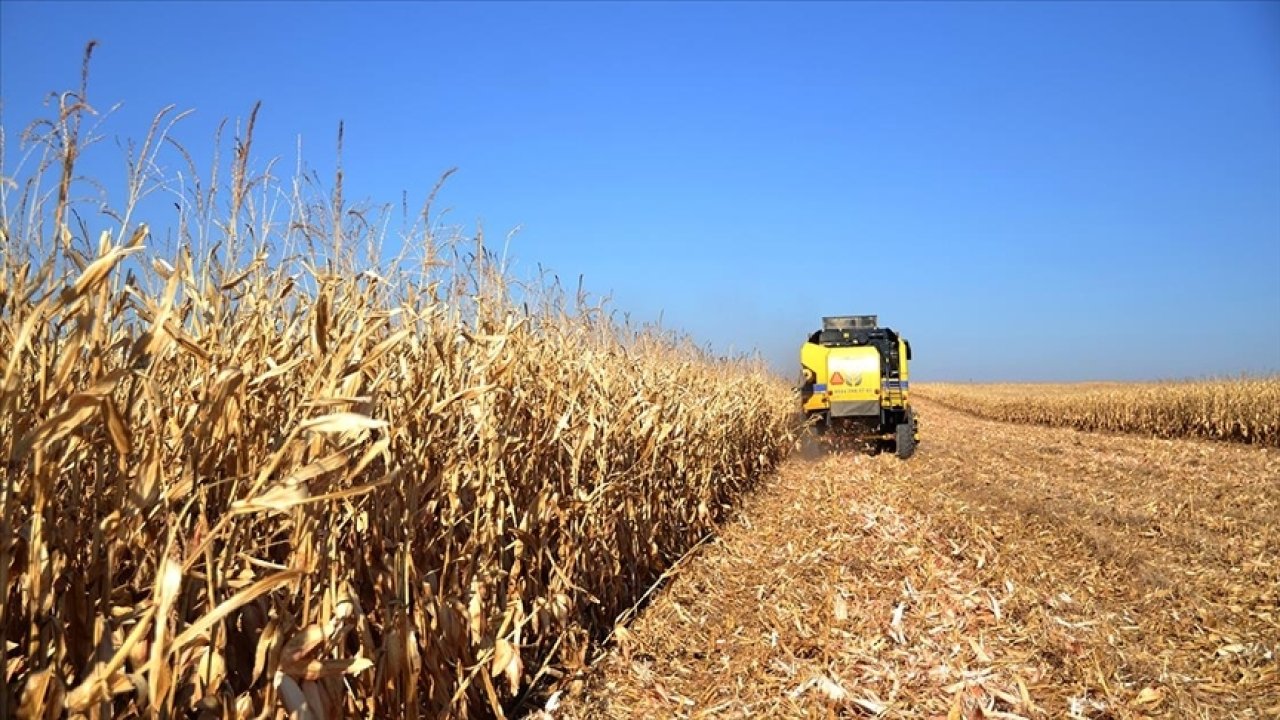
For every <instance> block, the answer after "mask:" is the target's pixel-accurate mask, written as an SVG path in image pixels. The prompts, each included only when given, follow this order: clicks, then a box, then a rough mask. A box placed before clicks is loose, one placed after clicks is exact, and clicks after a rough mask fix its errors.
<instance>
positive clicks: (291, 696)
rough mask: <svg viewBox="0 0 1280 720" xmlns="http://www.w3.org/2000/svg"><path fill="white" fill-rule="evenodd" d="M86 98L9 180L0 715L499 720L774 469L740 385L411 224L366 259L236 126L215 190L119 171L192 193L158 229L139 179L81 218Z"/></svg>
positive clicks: (756, 383) (1, 285) (783, 404)
mask: <svg viewBox="0 0 1280 720" xmlns="http://www.w3.org/2000/svg"><path fill="white" fill-rule="evenodd" d="M86 64H87V59H86ZM89 109H90V106H89V105H88V102H87V99H86V89H85V86H84V85H82V86H81V88H80V90H79V91H78V92H73V93H68V94H65V95H63V96H62V97H61V101H60V103H59V104H58V106H57V107H56V117H54V118H51V119H50V120H49V121H48V122H47V123H45V124H44V125H42V126H41V127H39V128H36V129H35V130H36V131H33V132H31V133H29V135H28V141H29V145H30V146H31V147H34V148H36V150H35V151H34V154H33V155H32V156H31V157H34V158H36V160H37V161H38V162H37V165H36V166H35V169H34V170H30V171H29V172H28V176H27V177H26V179H25V180H24V181H16V180H15V181H14V182H12V183H9V184H7V186H6V189H5V198H4V210H5V212H4V219H3V223H4V224H3V227H2V228H0V233H2V234H3V237H2V238H0V242H2V243H3V246H4V253H3V258H0V263H2V265H3V268H2V270H0V377H2V378H3V386H2V388H0V452H3V453H4V459H5V462H4V464H3V465H0V481H2V488H3V496H2V513H3V515H2V516H0V586H3V588H4V596H3V598H2V601H3V602H0V613H2V616H0V627H2V628H3V647H2V648H0V652H2V653H3V654H2V655H0V665H3V668H4V672H5V687H4V691H3V693H2V694H0V716H3V717H12V716H17V717H25V718H47V717H60V716H68V715H70V716H78V715H83V716H86V717H91V718H97V717H175V716H197V717H202V718H249V717H277V716H288V717H293V718H334V717H460V718H462V717H492V716H502V715H503V713H504V712H509V711H511V710H512V709H513V708H516V707H519V706H521V704H522V703H523V702H524V701H525V700H526V699H527V698H529V697H531V696H533V695H536V694H537V692H538V691H539V690H538V689H539V688H545V687H546V686H547V685H549V684H552V683H554V682H556V681H557V680H558V679H560V678H563V677H566V676H567V675H571V674H573V673H574V672H576V671H577V670H578V669H580V668H581V667H582V666H583V664H584V662H585V660H586V657H587V653H588V651H589V649H590V648H591V647H592V646H593V644H594V643H598V642H599V641H600V640H601V639H602V638H604V637H605V636H606V635H607V634H608V633H609V632H610V631H612V629H613V627H614V622H615V619H616V618H617V617H618V616H619V615H621V614H623V613H625V612H627V611H628V609H630V608H632V606H633V605H635V604H636V603H637V602H638V601H639V600H640V598H641V597H642V595H643V594H644V593H645V592H646V590H647V589H648V588H650V586H651V585H653V584H654V583H655V582H656V581H658V580H659V579H660V577H661V576H662V573H663V571H664V569H666V568H668V567H669V566H670V565H671V564H672V563H673V561H675V560H676V559H678V558H679V557H681V556H682V555H683V554H684V553H686V552H687V551H688V550H689V549H690V548H691V547H693V546H695V545H696V544H697V543H699V542H700V541H701V540H702V539H703V538H704V537H705V536H706V535H707V534H708V532H709V531H710V530H711V529H712V528H713V527H714V526H715V524H716V523H717V522H718V521H719V520H721V519H722V518H723V517H724V516H725V514H726V512H727V511H728V510H729V509H730V508H731V507H732V505H733V503H734V501H735V498H736V497H737V496H738V495H739V494H741V493H742V492H743V491H744V490H745V489H747V488H749V487H750V486H752V484H753V483H755V482H756V481H757V480H758V479H759V478H761V477H762V476H764V475H765V474H767V473H769V472H771V470H772V469H773V468H774V467H775V465H776V464H777V463H778V462H779V461H780V459H781V458H782V457H783V456H784V454H785V452H786V451H787V450H788V449H789V448H790V446H791V438H792V432H793V424H794V418H793V404H794V400H793V395H792V391H791V389H790V388H789V387H788V386H787V384H786V383H785V382H783V381H781V380H779V379H777V378H776V377H774V376H773V375H771V374H770V373H768V372H767V371H766V370H765V369H764V367H763V366H762V365H761V364H760V363H758V362H755V361H751V360H749V359H744V358H736V359H725V358H717V357H714V356H713V355H711V354H710V353H708V352H706V351H704V350H702V349H699V348H698V347H696V346H695V345H693V344H692V343H691V342H689V341H688V340H686V339H683V338H680V337H677V336H674V335H671V334H667V333H663V332H661V331H659V330H657V329H653V328H643V327H642V328H634V327H631V326H630V325H629V324H626V323H620V322H618V321H616V320H615V319H614V318H613V316H612V315H611V314H610V313H608V312H607V311H606V310H604V309H602V308H601V307H600V306H599V305H592V304H590V303H588V302H587V301H586V299H585V296H583V295H582V294H581V293H579V294H578V295H576V296H567V294H566V293H565V292H563V291H562V290H561V289H560V286H559V284H558V282H556V281H551V280H543V281H538V282H535V283H517V282H515V281H514V280H513V279H512V278H511V276H510V273H509V272H508V271H507V270H506V268H505V267H504V266H503V264H502V263H501V262H500V261H499V260H498V259H496V258H495V257H494V256H493V255H492V254H491V253H490V252H488V251H486V250H485V248H484V247H483V241H482V240H479V239H474V238H473V239H468V240H464V239H463V238H462V237H461V236H458V235H456V234H454V235H447V236H442V234H441V231H440V229H439V228H438V227H437V226H435V225H433V224H432V223H431V222H430V217H429V215H428V212H429V204H428V205H427V207H425V208H424V209H423V211H422V213H421V214H419V215H417V216H409V217H408V218H407V221H406V222H405V223H404V224H403V230H401V231H400V234H399V237H398V238H395V239H397V240H398V241H399V242H400V243H402V244H403V246H404V247H405V248H406V249H407V250H406V252H405V253H403V254H402V256H401V257H399V258H397V259H396V260H394V261H392V262H389V263H386V264H380V263H378V262H377V258H378V257H379V247H378V245H379V243H381V242H383V241H384V240H385V239H386V237H385V235H386V234H388V231H386V230H385V228H386V227H388V226H389V224H390V221H389V220H388V219H387V217H382V219H381V220H374V219H373V218H372V216H371V215H370V211H368V210H358V209H355V208H352V207H350V206H348V205H346V204H344V202H343V199H342V178H341V175H340V174H339V175H338V177H337V178H336V180H335V181H334V185H333V188H332V190H331V191H327V192H320V191H318V190H316V189H314V188H313V187H311V186H309V185H307V183H305V182H302V181H298V180H295V181H294V182H293V183H292V185H289V184H283V183H280V182H278V181H276V180H275V179H274V178H273V177H272V176H271V175H270V174H269V173H268V172H265V171H264V172H261V173H258V174H255V172H254V170H253V165H252V163H251V161H250V152H249V150H250V144H251V139H252V128H253V118H252V117H251V118H250V120H249V122H248V123H247V125H246V126H245V127H244V128H241V130H240V132H239V137H238V139H237V140H236V141H235V142H234V145H233V147H232V152H231V154H230V156H229V167H230V170H229V172H224V173H222V174H221V176H220V177H214V176H213V175H214V174H213V173H211V172H208V171H206V172H205V173H203V175H202V174H199V173H196V172H195V171H196V167H195V163H194V161H192V159H191V158H190V157H189V156H188V155H187V154H186V153H185V152H184V151H182V148H181V146H178V145H177V144H176V143H174V142H172V139H171V137H170V131H171V129H172V124H173V123H172V121H173V120H174V118H173V116H172V115H171V114H170V115H166V114H164V113H162V114H161V116H160V117H159V118H157V122H156V124H155V125H154V126H153V127H152V128H151V130H150V131H149V132H148V134H147V137H146V140H145V141H144V143H143V144H142V145H140V146H139V148H138V155H137V157H139V158H143V159H149V158H154V157H155V154H157V153H159V152H161V149H162V148H168V150H166V152H170V154H171V155H173V156H174V157H180V158H182V161H183V162H186V163H190V165H191V167H190V170H191V172H188V173H186V176H187V178H188V180H190V178H192V177H204V178H205V180H204V184H203V185H202V184H200V183H198V182H197V183H195V184H194V187H192V186H190V185H188V187H187V189H186V190H185V191H184V192H185V194H184V195H183V196H182V197H181V198H180V199H179V201H178V203H177V205H178V210H177V217H176V218H172V219H171V220H172V227H173V230H172V231H171V233H172V234H170V235H166V234H165V233H161V232H159V231H154V230H151V229H149V228H148V226H146V225H143V224H141V222H140V219H141V218H139V217H138V215H139V214H141V209H142V208H143V207H147V206H148V198H147V195H148V192H152V191H154V188H155V187H156V186H157V182H158V181H157V179H156V178H155V177H154V176H153V175H152V174H151V173H152V172H153V171H154V169H155V167H157V164H156V163H154V162H151V161H150V160H148V161H147V162H130V163H129V167H128V170H129V173H128V177H129V187H128V195H127V201H126V205H125V206H124V207H121V208H117V209H116V210H115V211H114V212H111V213H105V214H104V213H98V212H96V206H94V205H93V203H90V202H87V201H86V202H81V201H79V200H77V195H76V188H77V185H76V182H77V181H75V177H76V173H77V170H76V163H77V162H78V160H79V156H80V154H81V153H82V152H83V151H84V150H85V149H86V148H87V143H86V142H85V138H84V135H83V134H82V133H81V132H80V130H79V124H80V122H81V121H82V119H83V117H84V116H85V114H86V112H88V110H89ZM255 113H256V110H255ZM175 148H176V149H175ZM214 167H217V164H216V163H215V165H214ZM11 179H12V178H11ZM281 198H283V201H282V200H281ZM78 203H79V204H78ZM172 205H173V203H168V206H169V207H172ZM393 214H394V213H392V212H391V211H387V213H386V215H393ZM107 220H110V221H111V222H110V223H107ZM155 221H156V222H168V221H169V220H167V219H165V218H158V219H155ZM104 224H105V227H104ZM390 234H392V235H394V231H391V233H390ZM166 237H168V238H169V240H168V241H166V240H165V239H164V238H166ZM472 241H474V242H475V246H474V248H475V249H474V251H472V250H471V245H470V242H472ZM166 244H167V245H168V247H167V248H166V247H165V246H166ZM362 256H363V257H364V258H365V260H364V261H361V260H360V259H359V258H360V257H362Z"/></svg>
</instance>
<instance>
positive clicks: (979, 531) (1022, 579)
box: [553, 402, 1280, 719]
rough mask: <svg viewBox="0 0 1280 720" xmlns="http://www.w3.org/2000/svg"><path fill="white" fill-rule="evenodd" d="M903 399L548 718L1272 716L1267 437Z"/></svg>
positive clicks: (771, 500)
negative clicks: (916, 417)
mask: <svg viewBox="0 0 1280 720" xmlns="http://www.w3.org/2000/svg"><path fill="white" fill-rule="evenodd" d="M920 411H921V415H922V425H923V433H922V434H923V437H924V442H923V444H922V445H921V448H920V451H919V453H918V454H917V455H916V457H915V458H914V459H912V460H911V461H909V462H906V463H903V462H900V461H898V460H896V459H894V458H893V457H891V456H888V455H880V456H875V457H871V456H866V455H861V454H854V453H832V454H826V455H819V456H816V457H804V456H801V457H797V458H795V459H793V460H792V461H791V462H789V463H788V464H786V465H785V466H784V467H783V469H782V471H781V473H780V475H779V476H778V477H777V478H776V480H774V481H772V482H770V483H768V484H767V485H766V486H764V487H762V488H761V489H760V490H759V491H758V492H757V493H756V494H755V495H754V496H753V497H752V498H751V499H750V501H749V502H748V504H747V505H746V506H745V507H744V508H743V510H742V512H741V514H740V515H739V516H738V517H737V518H736V519H735V520H734V521H733V522H732V523H730V524H729V525H728V526H727V527H726V528H725V531H724V532H723V534H722V535H721V536H720V537H719V538H718V540H717V541H716V542H714V543H711V544H708V545H706V546H704V547H703V548H701V549H700V550H699V551H697V553H696V555H695V556H693V557H690V558H689V559H688V560H686V561H685V562H684V563H683V564H682V565H681V566H679V568H678V569H677V571H676V572H675V573H673V578H672V580H671V581H670V584H669V586H668V587H667V588H665V589H664V590H663V591H661V592H660V593H658V594H657V595H656V599H655V600H654V601H653V603H652V605H651V606H650V607H648V608H647V609H646V610H645V611H644V612H643V613H642V614H641V615H640V616H639V618H638V619H637V621H636V622H635V623H633V624H632V625H631V626H630V627H628V628H626V629H625V630H624V631H623V632H621V633H619V635H620V638H619V640H618V642H617V643H616V646H614V647H613V648H612V649H611V650H610V651H609V652H608V654H607V655H605V656H604V657H602V658H601V659H600V660H599V661H598V662H596V663H595V664H594V665H593V667H592V669H591V670H589V671H588V672H586V673H584V674H582V675H581V676H579V677H578V678H576V681H577V683H578V684H575V683H574V682H568V683H566V684H565V686H564V687H563V689H562V694H561V695H560V696H556V698H555V700H556V701H558V702H559V703H560V707H559V709H558V710H557V711H556V712H555V713H553V714H554V716H555V717H563V718H584V719H585V718H595V717H607V718H632V717H653V718H662V717H723V718H747V717H830V716H832V715H835V716H848V717H863V716H866V717H872V716H876V715H880V714H883V715H884V716H885V717H894V718H935V717H936V718H941V717H949V718H978V717H989V718H1014V717H1026V718H1062V717H1076V718H1138V717H1167V718H1206V719H1208V718H1228V717H1230V718H1267V717H1276V716H1277V715H1280V662H1278V660H1277V658H1278V657H1280V607H1278V604H1280V520H1277V518H1280V452H1278V451H1276V450H1274V449H1269V448H1257V447H1249V446H1244V445H1238V444H1228V443H1210V442H1204V441H1189V440H1164V439H1154V438H1140V437H1132V436H1121V435H1106V434H1096V433H1087V432H1080V431H1076V430H1071V429H1062V428H1048V427H1039V426H1032V425H1012V424H1006V423H1000V422H993V421H988V420H983V419H977V418H974V417H972V416H970V415H967V414H964V413H958V412H954V411H951V410H948V409H946V408H944V407H941V406H940V405H938V404H936V403H930V402H922V403H920ZM575 690H577V691H579V692H578V694H575ZM553 704H554V703H553ZM976 707H983V708H986V711H985V714H983V713H980V712H978V711H977V710H975V709H974V708H976Z"/></svg>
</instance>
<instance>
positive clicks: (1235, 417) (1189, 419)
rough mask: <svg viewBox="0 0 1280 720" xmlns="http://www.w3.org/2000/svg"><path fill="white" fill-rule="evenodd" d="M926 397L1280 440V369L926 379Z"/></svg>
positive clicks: (1100, 426) (1122, 426)
mask: <svg viewBox="0 0 1280 720" xmlns="http://www.w3.org/2000/svg"><path fill="white" fill-rule="evenodd" d="M918 392H919V394H920V395H921V396H922V397H925V398H928V399H930V400H933V401H936V402H938V403H940V404H943V405H946V406H949V407H951V408H954V409H957V410H963V411H966V412H970V413H973V414H975V415H978V416H980V417H985V418H990V419H993V420H1006V421H1010V422H1026V423H1039V424H1043V425H1056V426H1064V427H1074V428H1077V429H1080V430H1103V431H1110V432H1133V433H1143V434H1148V435H1155V436H1157V437H1166V438H1175V437H1198V438H1207V439H1211V440H1228V441H1234V442H1243V443H1254V444H1258V445H1267V446H1271V447H1280V376H1273V377H1264V378H1246V379H1239V380H1226V379H1224V380H1202V381H1189V382H1168V383H1128V384H1121V383H1087V384H1079V385H1040V384H1029V383H1028V384H996V385H981V384H974V385H970V384H951V383H928V384H925V385H922V386H920V387H919V389H918Z"/></svg>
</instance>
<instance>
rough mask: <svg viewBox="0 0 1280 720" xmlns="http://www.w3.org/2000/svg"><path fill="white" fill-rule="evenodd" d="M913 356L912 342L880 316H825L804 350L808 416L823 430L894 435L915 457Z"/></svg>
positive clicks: (900, 449) (802, 363)
mask: <svg viewBox="0 0 1280 720" xmlns="http://www.w3.org/2000/svg"><path fill="white" fill-rule="evenodd" d="M910 360H911V344H910V343H909V342H907V340H906V339H904V338H902V337H901V336H899V335H898V334H897V333H896V332H895V331H893V330H891V329H889V328H881V327H878V325H877V323H876V318H875V316H868V315H862V316H838V317H828V318H823V329H822V330H819V331H818V332H815V333H813V334H812V335H810V337H809V339H808V341H807V342H805V343H804V345H803V346H801V349H800V366H801V375H802V377H801V382H802V384H801V388H800V390H801V403H802V406H803V410H804V413H805V415H806V416H807V417H809V418H810V419H811V420H812V421H814V422H815V423H816V424H817V425H818V426H819V427H820V429H822V430H830V429H840V430H848V431H853V432H857V433H859V434H864V435H885V436H888V435H892V436H893V439H894V440H895V442H896V443H897V445H898V454H899V455H901V456H903V457H907V456H909V455H910V454H911V453H912V452H913V451H914V449H915V444H916V442H917V441H918V439H919V436H918V423H917V421H916V418H915V413H914V411H913V410H912V408H911V401H910V371H909V366H910ZM904 428H905V429H904ZM904 453H905V454H904Z"/></svg>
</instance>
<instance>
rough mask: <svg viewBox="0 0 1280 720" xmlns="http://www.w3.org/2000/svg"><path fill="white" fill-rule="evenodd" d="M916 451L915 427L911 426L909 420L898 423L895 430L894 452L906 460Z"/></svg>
mask: <svg viewBox="0 0 1280 720" xmlns="http://www.w3.org/2000/svg"><path fill="white" fill-rule="evenodd" d="M915 451H916V434H915V428H913V427H912V426H911V422H910V421H907V422H904V423H900V424H899V425H898V426H897V428H896V432H895V444H894V452H895V453H896V454H897V455H898V457H900V458H902V459H903V460H906V459H907V458H909V457H911V455H912V454H914V453H915Z"/></svg>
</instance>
